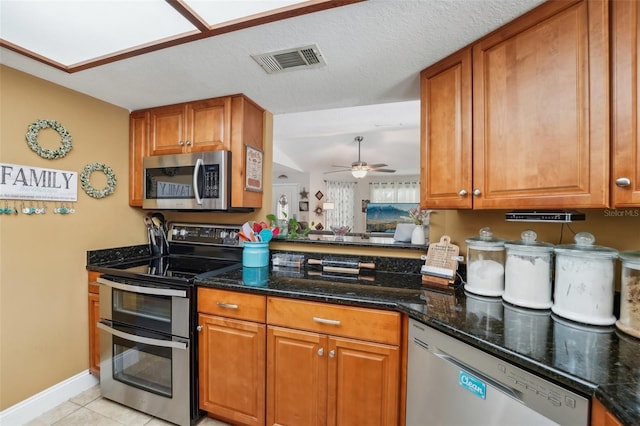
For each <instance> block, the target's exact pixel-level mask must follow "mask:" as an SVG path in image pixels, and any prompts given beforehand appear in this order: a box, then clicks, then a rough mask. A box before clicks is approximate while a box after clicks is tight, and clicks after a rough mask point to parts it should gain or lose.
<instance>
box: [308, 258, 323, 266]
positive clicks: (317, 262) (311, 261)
mask: <svg viewBox="0 0 640 426" xmlns="http://www.w3.org/2000/svg"><path fill="white" fill-rule="evenodd" d="M307 263H308V264H309V265H322V260H320V259H307Z"/></svg>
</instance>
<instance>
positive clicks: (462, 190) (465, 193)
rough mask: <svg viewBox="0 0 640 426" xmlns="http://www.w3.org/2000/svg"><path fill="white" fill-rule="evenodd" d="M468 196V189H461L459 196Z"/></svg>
mask: <svg viewBox="0 0 640 426" xmlns="http://www.w3.org/2000/svg"><path fill="white" fill-rule="evenodd" d="M467 194H468V192H467V190H466V189H461V190H460V191H459V192H458V195H459V196H461V197H464V196H465V195H467Z"/></svg>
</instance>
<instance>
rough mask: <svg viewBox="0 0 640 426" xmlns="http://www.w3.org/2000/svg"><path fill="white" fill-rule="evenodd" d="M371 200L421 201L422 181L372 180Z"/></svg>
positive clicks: (375, 201) (384, 201) (370, 184)
mask: <svg viewBox="0 0 640 426" xmlns="http://www.w3.org/2000/svg"><path fill="white" fill-rule="evenodd" d="M369 189H370V191H369V197H370V198H369V200H370V201H371V202H372V203H419V202H420V182H415V181H408V182H401V181H398V182H371V183H369Z"/></svg>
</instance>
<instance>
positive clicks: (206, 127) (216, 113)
mask: <svg viewBox="0 0 640 426" xmlns="http://www.w3.org/2000/svg"><path fill="white" fill-rule="evenodd" d="M187 117H188V123H189V124H190V125H189V126H187V138H186V139H187V141H189V142H190V145H188V149H189V151H191V152H199V151H211V150H223V149H225V150H230V149H231V98H229V97H224V98H216V99H206V100H203V101H198V102H191V103H190V104H188V108H187Z"/></svg>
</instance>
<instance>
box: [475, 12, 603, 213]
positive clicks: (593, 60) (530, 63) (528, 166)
mask: <svg viewBox="0 0 640 426" xmlns="http://www.w3.org/2000/svg"><path fill="white" fill-rule="evenodd" d="M608 28H609V24H608V2H607V1H605V0H589V1H587V0H583V1H572V2H567V1H551V2H548V3H544V4H543V5H542V6H540V7H538V8H536V9H534V10H533V11H532V12H530V13H528V14H526V15H524V16H522V17H521V18H518V19H516V20H515V21H513V22H511V23H509V24H507V25H505V26H504V27H502V28H501V29H499V30H497V31H496V32H494V33H492V34H491V35H489V36H487V37H486V38H484V39H482V40H480V41H479V42H477V43H476V44H474V46H473V193H474V196H473V204H474V207H475V208H533V207H537V208H566V207H569V208H578V207H582V208H598V207H607V206H608V204H609V149H610V146H609V90H608V88H609V78H608V76H609V60H608V59H609V56H608V49H609V44H608Z"/></svg>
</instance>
